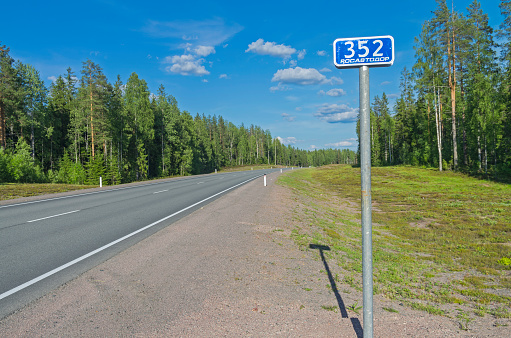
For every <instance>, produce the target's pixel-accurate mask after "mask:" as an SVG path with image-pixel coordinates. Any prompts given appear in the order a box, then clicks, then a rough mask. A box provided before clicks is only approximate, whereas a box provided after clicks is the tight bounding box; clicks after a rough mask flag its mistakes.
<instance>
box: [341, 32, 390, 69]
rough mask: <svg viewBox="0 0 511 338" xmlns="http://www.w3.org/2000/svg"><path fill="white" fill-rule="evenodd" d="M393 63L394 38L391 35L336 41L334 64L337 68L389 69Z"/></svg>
mask: <svg viewBox="0 0 511 338" xmlns="http://www.w3.org/2000/svg"><path fill="white" fill-rule="evenodd" d="M393 63H394V38H393V37H392V36H390V35H385V36H372V37H364V38H343V39H337V40H335V41H334V64H335V66H336V67H337V68H354V67H361V66H369V67H388V66H392V64H393Z"/></svg>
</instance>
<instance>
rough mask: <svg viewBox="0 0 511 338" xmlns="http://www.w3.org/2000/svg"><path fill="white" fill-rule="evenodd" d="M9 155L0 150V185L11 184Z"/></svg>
mask: <svg viewBox="0 0 511 338" xmlns="http://www.w3.org/2000/svg"><path fill="white" fill-rule="evenodd" d="M10 164H11V155H9V154H8V153H6V152H5V151H4V150H3V149H2V148H0V183H4V182H13V181H14V180H13V178H12V175H11V167H10Z"/></svg>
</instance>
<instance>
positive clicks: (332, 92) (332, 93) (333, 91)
mask: <svg viewBox="0 0 511 338" xmlns="http://www.w3.org/2000/svg"><path fill="white" fill-rule="evenodd" d="M318 94H319V95H328V96H332V97H337V96H343V95H346V91H345V90H344V89H341V88H334V89H330V90H329V91H327V92H325V91H324V90H320V91H319V92H318Z"/></svg>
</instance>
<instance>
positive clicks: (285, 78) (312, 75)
mask: <svg viewBox="0 0 511 338" xmlns="http://www.w3.org/2000/svg"><path fill="white" fill-rule="evenodd" d="M271 81H272V82H280V83H289V84H298V85H303V86H305V85H314V84H323V83H328V82H329V80H327V78H326V76H325V75H323V74H321V73H320V72H318V71H317V70H316V69H314V68H301V67H296V68H287V69H279V70H278V71H277V72H276V73H275V74H273V78H272V79H271Z"/></svg>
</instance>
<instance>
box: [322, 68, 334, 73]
mask: <svg viewBox="0 0 511 338" xmlns="http://www.w3.org/2000/svg"><path fill="white" fill-rule="evenodd" d="M319 71H320V72H321V73H329V72H331V71H332V70H331V69H328V68H326V67H325V68H322V69H320V70H319Z"/></svg>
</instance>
